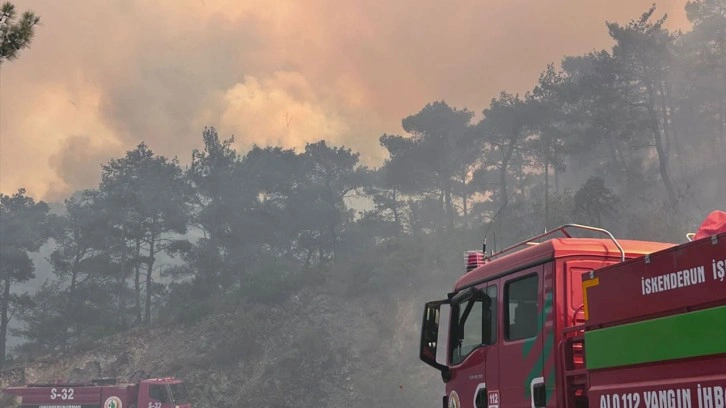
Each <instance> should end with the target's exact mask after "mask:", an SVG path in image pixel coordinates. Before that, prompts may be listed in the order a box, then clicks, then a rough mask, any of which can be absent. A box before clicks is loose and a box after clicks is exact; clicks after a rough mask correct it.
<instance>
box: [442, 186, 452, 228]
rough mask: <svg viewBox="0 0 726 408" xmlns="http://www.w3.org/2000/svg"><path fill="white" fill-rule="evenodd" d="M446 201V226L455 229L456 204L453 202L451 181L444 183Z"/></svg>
mask: <svg viewBox="0 0 726 408" xmlns="http://www.w3.org/2000/svg"><path fill="white" fill-rule="evenodd" d="M444 203H445V205H446V228H447V229H448V230H449V231H451V230H452V229H454V204H453V203H452V202H451V183H450V182H447V183H446V184H444Z"/></svg>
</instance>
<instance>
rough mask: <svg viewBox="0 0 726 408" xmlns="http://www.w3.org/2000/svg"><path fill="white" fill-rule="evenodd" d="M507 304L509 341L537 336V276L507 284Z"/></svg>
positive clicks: (507, 335) (507, 334)
mask: <svg viewBox="0 0 726 408" xmlns="http://www.w3.org/2000/svg"><path fill="white" fill-rule="evenodd" d="M504 291H505V294H504V296H505V299H506V303H507V308H506V310H505V311H506V313H507V318H506V321H507V324H506V325H505V334H506V339H507V340H521V339H526V338H530V337H534V336H536V335H537V316H538V313H537V312H538V307H537V304H538V302H537V300H538V299H537V295H538V293H539V290H538V279H537V275H531V276H528V277H526V278H522V279H517V280H513V281H510V282H507V284H506V286H505V289H504Z"/></svg>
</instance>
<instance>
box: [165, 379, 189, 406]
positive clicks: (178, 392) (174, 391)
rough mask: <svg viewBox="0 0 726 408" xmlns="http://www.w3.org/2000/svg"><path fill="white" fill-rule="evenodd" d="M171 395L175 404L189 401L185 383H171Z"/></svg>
mask: <svg viewBox="0 0 726 408" xmlns="http://www.w3.org/2000/svg"><path fill="white" fill-rule="evenodd" d="M169 388H170V389H171V396H172V398H173V399H174V404H186V403H188V402H189V393H188V392H187V387H186V386H185V385H184V383H176V384H171V385H170V386H169Z"/></svg>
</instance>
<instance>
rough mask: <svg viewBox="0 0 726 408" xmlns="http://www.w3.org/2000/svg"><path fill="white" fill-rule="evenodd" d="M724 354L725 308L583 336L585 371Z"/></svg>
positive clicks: (725, 337)
mask: <svg viewBox="0 0 726 408" xmlns="http://www.w3.org/2000/svg"><path fill="white" fill-rule="evenodd" d="M721 353H726V306H718V307H713V308H710V309H705V310H699V311H696V312H689V313H683V314H678V315H675V316H668V317H661V318H658V319H652V320H646V321H643V322H638V323H630V324H624V325H621V326H615V327H608V328H605V329H598V330H592V331H588V332H586V333H585V358H586V361H587V368H588V369H590V370H594V369H598V368H608V367H618V366H625V365H632V364H642V363H652V362H655V361H666V360H674V359H678V358H687V357H700V356H708V355H713V354H721Z"/></svg>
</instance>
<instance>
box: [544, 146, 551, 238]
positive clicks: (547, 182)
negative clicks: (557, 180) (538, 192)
mask: <svg viewBox="0 0 726 408" xmlns="http://www.w3.org/2000/svg"><path fill="white" fill-rule="evenodd" d="M544 173H545V195H544V212H545V215H544V225H545V229H548V228H549V227H550V207H549V201H550V161H549V160H548V159H547V158H546V157H545V171H544Z"/></svg>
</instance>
